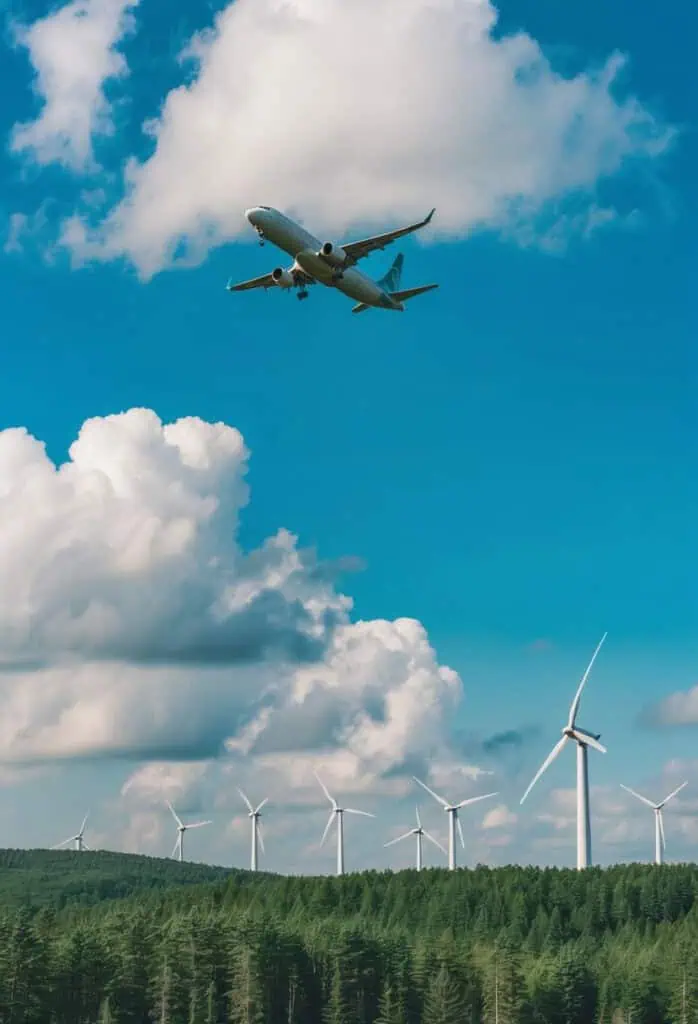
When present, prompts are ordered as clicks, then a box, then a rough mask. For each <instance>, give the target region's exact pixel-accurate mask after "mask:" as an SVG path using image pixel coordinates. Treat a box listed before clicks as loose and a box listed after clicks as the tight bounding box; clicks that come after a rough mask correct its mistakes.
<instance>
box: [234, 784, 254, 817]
mask: <svg viewBox="0 0 698 1024" xmlns="http://www.w3.org/2000/svg"><path fill="white" fill-rule="evenodd" d="M235 788H236V789H237V791H238V793H239V794H240V796H241V797H242V799H243V800H244V801H245V803H246V804H247V809H248V811H249V812H250V814H254V811H253V810H252V804H251V803H250V801H249V800H248V799H247V797H246V796H245V794H244V793H243V791H242V790H241V789H240V787H239V786H236V787H235Z"/></svg>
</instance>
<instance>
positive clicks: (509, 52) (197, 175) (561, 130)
mask: <svg viewBox="0 0 698 1024" xmlns="http://www.w3.org/2000/svg"><path fill="white" fill-rule="evenodd" d="M496 20H497V12H496V10H495V8H494V7H493V6H492V5H491V4H490V3H488V2H487V0H457V2H454V0H383V2H381V3H380V4H376V2H375V0H353V2H352V3H346V2H344V0H322V2H318V0H236V2H235V3H231V4H230V5H229V6H228V7H227V8H225V10H224V11H222V12H221V13H220V14H219V15H218V16H217V18H216V22H215V26H214V27H213V28H212V29H211V30H209V31H205V32H203V33H201V34H200V35H198V36H196V37H195V38H194V39H193V40H191V42H190V44H189V46H188V47H187V49H186V51H185V54H184V55H183V56H184V57H185V58H186V59H187V61H188V62H189V63H190V64H193V66H194V70H195V72H196V74H195V77H194V79H193V80H192V81H191V82H190V83H188V84H184V85H181V86H180V87H179V88H176V89H174V90H172V91H171V92H170V93H169V94H168V96H167V97H166V99H165V101H164V104H163V107H162V110H161V113H160V115H159V117H158V118H156V119H155V120H152V121H149V122H148V124H147V125H146V126H145V128H146V130H147V133H148V135H149V136H152V137H153V139H154V141H155V150H154V152H153V153H152V154H151V155H150V156H149V157H148V158H147V159H146V160H145V161H144V162H138V160H137V159H133V160H131V162H130V163H129V164H128V166H127V171H126V178H125V190H126V191H125V195H124V198H123V200H122V202H121V203H120V204H119V205H118V206H117V207H116V208H115V209H114V210H113V211H112V212H111V214H110V215H109V216H108V218H107V220H106V222H105V223H104V224H102V225H101V226H100V228H99V229H98V230H97V231H96V233H94V234H89V233H88V232H87V230H86V228H85V226H84V225H83V227H82V230H79V229H78V226H76V223H75V221H74V220H73V221H71V226H70V230H69V232H68V236H67V237H66V238H65V239H64V240H65V241H66V243H67V244H72V245H73V246H74V247H75V248H76V249H78V250H79V251H81V252H83V253H84V254H85V255H86V256H89V257H92V256H95V255H97V254H98V253H99V252H101V254H102V256H104V257H107V258H108V257H111V256H117V255H120V254H126V255H127V256H128V257H130V258H131V259H132V260H133V262H134V263H135V264H136V265H137V267H138V268H139V270H140V271H141V273H142V274H144V275H149V274H152V273H154V272H156V271H158V270H159V269H161V268H163V267H164V266H166V265H168V264H170V263H172V262H173V260H174V258H175V251H176V250H177V249H178V247H179V252H178V257H180V258H181V259H182V260H183V261H185V262H190V261H191V260H196V259H199V258H201V257H202V256H203V255H204V254H205V253H206V251H207V250H208V249H209V248H211V247H212V246H214V245H216V244H220V243H222V242H224V241H226V240H228V239H231V238H234V237H237V236H238V235H239V234H240V233H241V231H243V230H245V231H246V230H247V225H246V224H245V222H244V220H243V217H242V212H243V210H244V209H245V208H246V207H248V206H251V205H254V204H256V203H269V204H271V205H274V206H278V207H282V208H285V209H287V210H289V211H291V212H292V213H294V214H296V215H298V216H301V217H302V218H307V219H308V221H310V222H312V226H313V227H314V228H316V229H317V230H318V231H321V232H324V233H325V234H326V235H328V236H330V237H338V236H342V235H344V234H345V233H346V232H347V231H348V230H349V229H350V227H356V226H357V225H358V224H359V223H362V224H371V225H381V226H384V225H385V224H386V222H387V221H388V220H389V221H393V220H394V221H396V222H399V221H402V220H403V219H404V218H412V217H415V216H417V215H419V214H422V213H425V212H426V211H427V210H428V209H429V208H430V207H431V206H434V205H436V206H437V207H438V217H437V221H435V230H437V231H439V232H442V233H443V234H444V235H445V236H448V235H450V236H454V235H462V234H465V233H468V232H469V231H471V230H473V229H476V228H481V227H492V228H495V229H500V230H502V231H504V232H505V233H507V234H514V235H517V234H518V235H519V236H520V237H521V239H523V240H528V234H530V230H531V228H532V226H536V225H539V221H540V218H541V215H544V214H545V213H546V211H550V210H551V209H552V214H551V215H552V219H553V222H554V223H553V228H554V224H555V223H557V222H558V220H560V219H561V218H562V223H563V225H564V226H565V230H569V231H577V232H578V233H581V234H582V235H587V234H588V233H589V232H591V231H592V230H595V229H596V228H597V227H599V226H600V225H603V224H606V223H607V222H608V221H609V220H612V219H613V218H614V217H615V212H614V211H613V209H611V208H608V207H606V206H600V205H599V204H598V202H597V201H596V197H595V189H596V186H597V183H598V181H599V179H602V178H604V177H607V176H612V175H615V174H616V173H617V172H618V171H619V170H620V169H621V168H622V167H623V166H624V165H625V164H626V162H627V161H628V160H629V159H631V158H634V157H640V158H648V157H653V156H655V155H657V154H658V153H660V152H661V151H663V150H664V149H665V148H666V146H667V144H668V142H669V139H670V138H671V132H669V131H667V130H665V129H664V128H663V127H662V126H660V125H659V124H658V123H657V122H656V121H655V120H654V119H653V117H652V115H651V114H650V113H649V112H648V111H647V110H646V109H645V108H644V107H643V106H642V105H641V104H640V102H638V101H637V100H636V99H634V98H633V97H626V98H620V97H619V95H618V94H619V93H620V88H619V85H618V76H619V73H620V71H621V69H622V67H623V63H624V61H623V58H621V57H620V56H619V55H617V54H615V55H613V56H611V57H610V58H609V60H608V61H607V62H606V64H605V65H604V66H603V67H601V68H595V69H590V70H588V71H586V72H584V73H580V74H578V75H576V76H575V77H572V78H565V77H563V76H562V75H560V74H559V73H557V72H556V71H555V70H554V69H553V68H552V66H551V65H550V63H549V61H548V60H547V58H546V57H545V56H544V55H543V53H542V51H541V49H540V47H539V45H538V44H537V43H536V41H535V40H534V39H532V38H531V37H530V36H528V35H526V34H525V33H523V32H521V33H518V34H516V35H512V36H508V37H505V38H494V36H493V29H494V27H495V24H496ZM367 25H369V26H370V30H369V31H367ZM359 55H360V61H359V64H360V73H358V72H357V68H358V66H359V64H357V59H358V56H359ZM328 185H329V186H330V187H328ZM565 197H570V198H571V199H573V200H574V202H573V209H574V213H573V214H568V213H566V212H565V208H564V199H565ZM544 221H545V223H544V224H542V225H540V235H541V237H542V238H543V239H545V238H548V240H550V239H551V238H552V239H554V241H555V245H557V244H558V243H559V237H558V236H559V234H560V232H559V230H558V231H556V230H553V228H551V223H550V218H548V220H547V221H546V220H545V217H544ZM533 233H534V234H536V233H538V228H537V227H536V228H535V230H534V231H533ZM183 242H184V243H185V247H184V250H183V249H182V243H183Z"/></svg>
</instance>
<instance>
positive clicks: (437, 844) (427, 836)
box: [422, 832, 446, 853]
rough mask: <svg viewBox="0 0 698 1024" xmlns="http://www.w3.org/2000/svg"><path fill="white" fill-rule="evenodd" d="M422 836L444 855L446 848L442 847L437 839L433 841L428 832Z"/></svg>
mask: <svg viewBox="0 0 698 1024" xmlns="http://www.w3.org/2000/svg"><path fill="white" fill-rule="evenodd" d="M422 835H423V836H424V837H425V839H428V840H429V842H430V843H433V844H434V846H438V848H439V849H440V850H441V852H442V853H446V847H445V846H442V845H441V843H440V842H439V840H438V839H434V837H433V836H431V835H429V833H428V832H423V833H422Z"/></svg>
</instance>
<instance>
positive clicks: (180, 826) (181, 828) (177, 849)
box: [165, 800, 211, 863]
mask: <svg viewBox="0 0 698 1024" xmlns="http://www.w3.org/2000/svg"><path fill="white" fill-rule="evenodd" d="M165 803H166V804H167V806H168V807H169V808H170V810H171V811H172V817H173V818H174V820H175V821H176V822H177V842H176V843H175V844H174V847H173V848H172V853H171V854H170V856H171V857H174V856H175V854H178V857H177V860H179V861H180V863H181V862H182V861H183V860H184V833H185V832H186V831H187V830H188V829H190V828H201V826H202V825H210V824H211V822H210V821H193V822H191V824H189V825H185V824H184V822H183V821H182V819H181V818H180V817H179V816H178V814H177V812H176V811H175V809H174V807H173V806H172V804H171V803H170V801H169V800H166V801H165Z"/></svg>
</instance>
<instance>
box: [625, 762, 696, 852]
mask: <svg viewBox="0 0 698 1024" xmlns="http://www.w3.org/2000/svg"><path fill="white" fill-rule="evenodd" d="M687 785H688V779H687V780H686V781H685V782H682V783H681V785H680V786H677V787H676V789H675V790H674V791H673V793H670V794H669V796H665V797H664V799H663V800H662V802H661V803H659V804H653V803H652V801H651V800H648V799H647V797H646V796H640V794H639V793H636V792H635V790H634V789H631V788H630V786H624V785H623V783H622V782H621V784H620V787H621V789H624V790H625V792H626V793H632V795H633V796H635V797H637V799H638V800H642V802H643V804H647V806H648V807H651V808H652V810H653V811H654V863H655V864H662V863H663V860H664V858H663V856H662V854H663V852H664V850H665V849H666V839H665V838H664V822H663V820H662V808H663V807H664V804H667V803H669V801H670V800H671V798H672V797H674V796H676V794H677V793H680V792H681V790H682V789H683V787H684V786H687Z"/></svg>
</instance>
